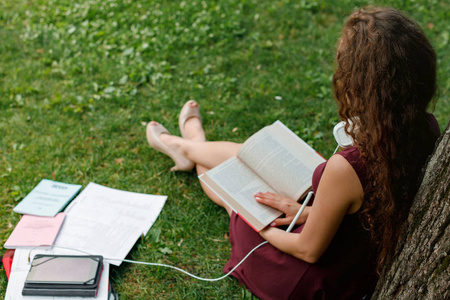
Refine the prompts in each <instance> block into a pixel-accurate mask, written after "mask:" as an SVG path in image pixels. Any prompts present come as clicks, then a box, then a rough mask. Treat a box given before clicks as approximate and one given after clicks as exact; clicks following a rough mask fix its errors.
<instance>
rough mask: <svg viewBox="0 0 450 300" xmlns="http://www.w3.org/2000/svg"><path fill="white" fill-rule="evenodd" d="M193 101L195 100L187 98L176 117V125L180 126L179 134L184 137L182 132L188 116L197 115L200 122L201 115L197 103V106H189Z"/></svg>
mask: <svg viewBox="0 0 450 300" xmlns="http://www.w3.org/2000/svg"><path fill="white" fill-rule="evenodd" d="M193 102H195V100H189V101H188V102H186V103H185V104H184V106H183V108H182V109H181V111H180V115H179V117H178V126H179V127H180V132H181V136H182V137H183V138H186V136H185V133H184V124H185V123H186V121H187V120H188V119H189V118H193V117H197V118H199V119H200V122H202V116H201V115H200V106H199V105H197V107H191V106H190V104H191V103H193Z"/></svg>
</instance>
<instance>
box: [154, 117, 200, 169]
mask: <svg viewBox="0 0 450 300" xmlns="http://www.w3.org/2000/svg"><path fill="white" fill-rule="evenodd" d="M163 133H167V134H169V131H167V129H166V128H165V127H164V126H163V125H161V124H159V123H157V124H150V123H148V125H147V141H148V143H149V144H150V147H152V148H153V149H155V150H157V151H159V152H161V153H164V154H166V155H167V156H169V157H170V158H171V159H172V160H173V161H174V163H175V166H173V167H172V168H170V171H191V170H192V169H193V168H194V166H195V164H194V162H193V161H192V160H190V159H188V158H186V157H184V156H183V155H182V154H181V153H179V152H178V151H176V150H174V149H171V148H170V147H169V146H167V145H166V144H164V143H163V142H162V141H161V139H160V137H159V136H160V135H161V134H163Z"/></svg>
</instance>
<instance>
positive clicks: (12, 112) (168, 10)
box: [0, 0, 450, 299]
mask: <svg viewBox="0 0 450 300" xmlns="http://www.w3.org/2000/svg"><path fill="white" fill-rule="evenodd" d="M336 2H338V4H336ZM367 3H369V1H348V0H346V1H331V0H330V1H325V0H319V1H309V0H308V1H305V0H296V1H288V0H283V1H266V0H223V1H163V0H161V1H155V0H149V1H132V0H122V1H121V0H71V1H69V0H45V1H44V0H34V1H26V0H0V131H1V135H0V201H1V206H0V216H1V219H0V224H1V228H2V230H1V234H0V239H1V242H2V243H4V241H5V240H6V239H7V237H8V236H9V234H10V233H11V231H12V229H13V227H14V225H15V224H16V223H17V222H18V220H19V218H20V215H18V214H16V213H14V212H12V209H13V207H14V206H15V205H16V204H17V203H18V202H19V201H20V200H21V199H23V197H24V196H25V195H27V193H29V192H30V191H31V189H32V188H33V187H34V186H35V185H36V184H37V183H38V182H39V181H40V180H41V179H43V178H48V179H55V180H58V181H63V182H67V183H77V184H82V185H83V187H85V186H86V185H87V184H88V183H89V182H91V181H92V182H96V183H99V184H103V185H106V186H109V187H112V188H117V189H124V190H128V191H134V192H140V193H149V194H162V195H167V196H168V200H167V202H166V205H165V207H164V209H163V211H162V213H161V215H160V217H159V218H158V220H157V221H156V223H155V224H154V226H153V227H152V229H151V230H150V231H149V234H148V235H147V237H146V238H145V239H144V240H141V241H139V242H138V243H137V245H136V246H135V247H134V248H133V250H132V251H131V252H130V254H129V256H128V257H129V258H131V259H135V260H144V261H150V262H161V263H169V264H173V265H176V266H179V267H182V268H184V269H186V270H188V271H190V272H193V273H195V274H198V275H200V276H205V277H219V276H221V275H222V271H221V270H222V267H223V265H224V264H225V262H226V261H227V258H228V255H229V252H230V246H229V243H228V240H227V231H228V217H227V215H226V213H225V212H224V211H222V210H221V209H219V208H218V207H216V206H215V205H214V204H213V203H212V202H210V201H209V200H208V199H207V197H206V196H205V195H204V194H203V193H202V190H201V188H200V185H199V183H198V180H197V178H196V176H195V175H194V173H171V172H168V169H169V168H170V167H171V166H172V162H171V160H170V159H169V158H167V157H165V156H164V155H162V154H160V153H157V152H156V151H154V150H152V149H150V148H149V146H148V144H147V141H146V139H145V125H146V123H147V122H149V121H150V120H158V121H159V122H161V123H163V124H164V125H165V126H166V128H168V129H169V130H170V131H171V132H172V133H174V134H179V130H178V124H177V120H178V113H179V110H180V109H181V107H182V105H183V104H184V102H185V101H186V100H188V99H196V100H198V101H199V103H200V105H201V107H202V113H203V122H204V125H205V130H206V133H207V137H208V139H209V140H232V141H236V142H243V141H244V140H245V139H246V137H248V136H249V135H250V134H252V133H254V132H255V131H257V130H258V129H260V128H261V127H263V126H265V125H268V124H270V123H272V122H274V121H275V120H277V119H279V120H281V121H282V122H283V123H285V124H286V125H287V126H288V127H290V128H291V129H292V130H293V131H294V132H295V133H297V134H298V135H300V136H301V137H302V138H303V139H305V140H306V141H307V142H308V143H309V144H310V145H312V146H313V147H314V148H315V149H316V150H318V151H319V152H320V153H322V154H323V155H324V156H325V157H329V156H330V155H331V153H332V152H333V150H334V148H335V142H334V139H333V137H332V128H333V126H334V125H335V124H336V123H337V121H338V117H337V113H336V105H335V103H334V101H333V99H332V90H331V77H332V74H333V70H334V66H335V65H334V56H335V47H336V41H337V39H338V37H339V33H340V28H341V26H342V24H343V22H344V19H345V17H346V16H347V15H348V14H349V12H351V11H352V10H353V9H354V8H355V7H359V6H363V5H365V4H367ZM372 3H376V4H381V5H391V6H393V7H396V8H399V9H401V10H404V11H406V12H407V13H408V14H409V15H410V16H412V17H413V18H414V19H415V20H416V21H417V22H419V23H420V24H421V25H422V27H423V28H424V30H425V31H426V33H427V35H428V37H429V38H430V40H431V42H432V44H433V45H434V46H435V49H436V52H437V55H438V60H439V61H438V63H439V74H438V76H439V88H440V91H439V99H438V102H437V105H436V108H435V110H434V113H435V115H436V117H437V119H438V121H439V123H440V126H441V129H444V128H445V127H446V125H447V123H448V121H449V120H450V100H449V98H450V51H449V50H448V49H450V41H449V34H450V23H449V22H448V20H449V19H450V3H449V2H448V1H430V0H417V1H414V0H403V1H401V0H395V1H377V2H372ZM3 252H4V250H3ZM3 252H2V253H3ZM0 278H1V280H2V283H1V284H0V297H2V298H3V297H4V295H5V290H6V286H7V282H6V276H5V274H4V272H0ZM111 281H112V284H113V285H114V287H115V288H116V290H117V291H118V292H119V294H120V297H121V299H152V298H153V299H155V298H160V299H161V298H167V299H193V298H194V299H197V298H199V299H236V298H238V299H248V298H252V296H251V294H250V293H249V292H247V291H246V290H245V288H243V287H240V286H239V285H238V283H237V281H236V280H234V279H232V278H227V279H225V280H222V281H220V282H217V283H207V282H201V281H198V280H195V279H191V278H190V277H187V276H185V275H183V274H181V273H177V272H175V271H172V270H169V269H162V268H156V267H146V266H137V265H128V264H123V265H122V266H121V267H120V268H113V269H112V274H111Z"/></svg>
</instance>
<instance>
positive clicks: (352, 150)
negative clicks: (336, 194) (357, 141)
mask: <svg viewBox="0 0 450 300" xmlns="http://www.w3.org/2000/svg"><path fill="white" fill-rule="evenodd" d="M336 154H338V155H340V156H342V157H343V158H345V160H347V162H348V163H349V164H350V165H351V167H352V168H353V170H355V172H356V175H358V178H359V180H360V181H361V184H362V186H363V188H365V186H366V182H367V165H366V163H365V162H364V160H363V159H362V158H361V154H360V152H359V150H358V147H356V146H352V147H349V148H347V149H344V150H342V151H339V152H337V153H336Z"/></svg>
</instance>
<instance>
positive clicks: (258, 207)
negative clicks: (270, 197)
mask: <svg viewBox="0 0 450 300" xmlns="http://www.w3.org/2000/svg"><path fill="white" fill-rule="evenodd" d="M200 180H202V182H204V183H205V184H206V185H208V186H209V187H210V188H211V189H212V190H214V191H215V192H216V193H217V194H218V196H219V197H220V198H221V199H222V200H223V201H225V203H227V204H228V205H229V206H230V207H231V208H232V209H233V210H234V211H235V212H238V213H239V214H240V215H241V216H242V217H243V218H244V219H245V220H246V221H247V222H248V223H250V224H251V225H252V226H253V227H254V229H255V230H257V231H259V230H261V229H262V228H264V227H265V226H266V225H268V224H269V223H271V222H272V221H273V220H274V219H276V218H277V217H278V216H280V215H281V212H280V211H278V210H276V209H273V208H271V207H269V206H266V205H263V204H260V203H258V202H256V200H255V199H254V194H255V193H257V192H266V191H269V192H275V191H274V189H273V188H271V187H270V186H269V185H268V184H267V183H266V182H264V181H263V180H261V179H260V178H259V177H258V176H257V175H256V174H255V173H254V172H253V171H252V170H251V169H250V168H248V166H246V165H245V164H244V163H242V162H241V161H240V160H239V159H238V158H236V157H233V158H231V159H229V160H227V161H225V162H224V163H222V164H221V165H219V166H217V167H215V168H213V169H211V170H209V171H208V172H206V173H205V174H203V175H201V176H200ZM250 212H251V213H250Z"/></svg>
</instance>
